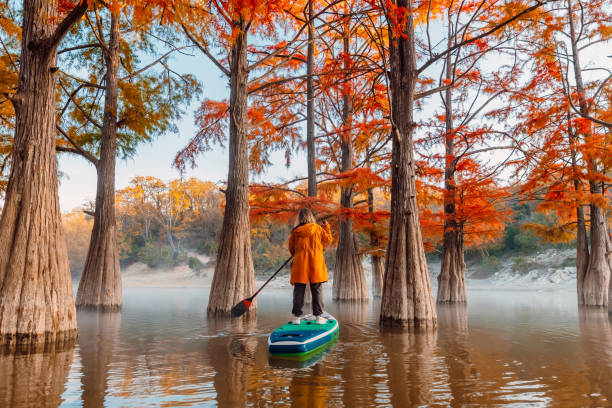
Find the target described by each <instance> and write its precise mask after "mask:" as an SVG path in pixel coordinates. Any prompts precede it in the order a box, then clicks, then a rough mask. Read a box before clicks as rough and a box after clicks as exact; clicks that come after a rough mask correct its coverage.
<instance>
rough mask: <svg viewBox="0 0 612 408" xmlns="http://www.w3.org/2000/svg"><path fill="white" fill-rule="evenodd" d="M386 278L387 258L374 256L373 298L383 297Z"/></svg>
mask: <svg viewBox="0 0 612 408" xmlns="http://www.w3.org/2000/svg"><path fill="white" fill-rule="evenodd" d="M384 277H385V258H383V257H382V256H378V255H372V296H374V297H381V296H382V287H383V280H384Z"/></svg>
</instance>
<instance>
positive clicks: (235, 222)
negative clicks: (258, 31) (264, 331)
mask: <svg viewBox="0 0 612 408" xmlns="http://www.w3.org/2000/svg"><path fill="white" fill-rule="evenodd" d="M237 24H238V25H239V29H240V32H239V33H238V34H237V35H236V38H235V39H234V43H233V45H232V49H231V54H230V141H229V173H228V177H227V192H226V194H225V213H224V215H223V226H222V227H221V236H220V241H219V251H218V253H217V264H216V266H215V274H214V277H213V281H212V286H211V288H210V298H209V301H208V312H209V313H221V314H225V313H229V312H230V311H231V309H232V306H234V305H235V304H236V303H238V302H239V301H240V300H242V299H244V298H246V297H247V296H250V295H251V294H252V293H253V289H254V286H255V282H254V280H255V277H254V270H253V258H252V255H251V237H250V225H249V151H248V141H247V79H248V71H247V58H246V52H247V33H246V29H247V24H246V22H245V21H244V20H243V19H242V18H240V21H239V22H237ZM255 307H256V304H254V305H252V306H251V310H253V309H255Z"/></svg>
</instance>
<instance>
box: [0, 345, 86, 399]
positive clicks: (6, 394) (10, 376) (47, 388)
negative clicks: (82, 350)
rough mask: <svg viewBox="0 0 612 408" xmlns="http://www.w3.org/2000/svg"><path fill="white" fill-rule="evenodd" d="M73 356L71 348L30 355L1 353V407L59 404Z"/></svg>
mask: <svg viewBox="0 0 612 408" xmlns="http://www.w3.org/2000/svg"><path fill="white" fill-rule="evenodd" d="M73 356H74V348H73V347H68V349H67V350H65V349H55V350H50V351H48V352H45V353H38V354H29V355H25V354H7V355H0V374H1V375H0V406H3V407H33V408H38V407H57V406H58V405H60V403H61V401H62V398H61V397H62V394H63V393H64V391H65V384H66V378H67V376H68V372H69V371H70V365H71V363H72V359H73Z"/></svg>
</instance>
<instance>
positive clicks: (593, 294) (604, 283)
mask: <svg viewBox="0 0 612 408" xmlns="http://www.w3.org/2000/svg"><path fill="white" fill-rule="evenodd" d="M568 21H569V28H570V40H571V41H570V42H571V46H572V59H573V63H574V80H575V81H576V91H578V99H579V106H580V112H581V113H583V114H587V113H588V110H589V107H588V103H587V100H586V93H585V88H584V82H583V80H582V66H581V64H580V52H579V50H578V38H577V37H576V28H575V25H574V12H573V9H572V2H571V0H568ZM586 162H587V166H588V167H589V171H590V172H592V173H593V174H596V173H598V169H597V163H596V162H595V161H594V159H593V158H592V157H589V154H587V156H586ZM589 186H590V191H591V193H592V194H601V193H602V190H601V189H600V187H599V186H598V184H597V183H596V182H594V181H589ZM590 208H591V228H590V235H591V250H590V252H589V261H588V266H587V269H586V272H585V273H584V277H583V279H582V286H581V287H582V296H579V300H578V303H580V304H584V305H585V306H607V305H608V291H609V284H610V265H609V264H608V259H607V256H606V244H607V239H608V237H607V228H606V222H607V220H606V216H605V213H604V212H603V210H602V209H601V208H600V207H598V206H597V205H596V204H594V203H591V205H590ZM578 232H580V231H578ZM578 238H579V239H580V236H578ZM579 243H580V242H579ZM576 263H577V266H578V257H577V258H576ZM576 272H577V273H576V276H577V277H578V270H577V271H576ZM581 301H582V303H581Z"/></svg>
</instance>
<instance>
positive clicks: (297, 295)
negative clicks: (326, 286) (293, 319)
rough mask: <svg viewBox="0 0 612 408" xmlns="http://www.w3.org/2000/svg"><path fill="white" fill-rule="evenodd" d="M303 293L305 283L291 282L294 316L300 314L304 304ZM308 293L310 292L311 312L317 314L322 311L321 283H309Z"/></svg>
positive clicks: (304, 291)
mask: <svg viewBox="0 0 612 408" xmlns="http://www.w3.org/2000/svg"><path fill="white" fill-rule="evenodd" d="M304 293H306V284H305V283H294V284H293V310H292V311H291V313H293V315H294V316H301V315H302V307H303V306H304ZM310 293H312V314H313V315H315V316H319V315H320V314H321V313H323V283H311V284H310Z"/></svg>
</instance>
